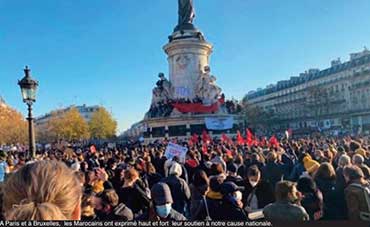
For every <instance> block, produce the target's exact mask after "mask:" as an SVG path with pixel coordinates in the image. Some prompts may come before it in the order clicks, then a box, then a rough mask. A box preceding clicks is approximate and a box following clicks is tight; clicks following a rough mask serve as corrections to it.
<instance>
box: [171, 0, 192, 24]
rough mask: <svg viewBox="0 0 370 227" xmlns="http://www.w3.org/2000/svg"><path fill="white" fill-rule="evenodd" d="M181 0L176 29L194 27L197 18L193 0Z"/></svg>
mask: <svg viewBox="0 0 370 227" xmlns="http://www.w3.org/2000/svg"><path fill="white" fill-rule="evenodd" d="M178 2H179V22H178V25H177V27H176V29H175V31H176V30H182V29H194V26H193V20H194V18H195V12H194V6H193V0H178Z"/></svg>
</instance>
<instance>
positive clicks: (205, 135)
mask: <svg viewBox="0 0 370 227" xmlns="http://www.w3.org/2000/svg"><path fill="white" fill-rule="evenodd" d="M202 140H203V142H204V143H210V142H212V138H211V136H210V135H208V133H207V131H206V130H203V133H202Z"/></svg>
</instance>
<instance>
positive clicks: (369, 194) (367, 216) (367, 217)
mask: <svg viewBox="0 0 370 227" xmlns="http://www.w3.org/2000/svg"><path fill="white" fill-rule="evenodd" d="M351 186H353V187H356V188H361V189H362V191H363V192H364V195H365V201H366V204H367V212H363V211H362V212H360V219H361V220H363V221H370V186H362V185H361V184H355V183H353V184H351Z"/></svg>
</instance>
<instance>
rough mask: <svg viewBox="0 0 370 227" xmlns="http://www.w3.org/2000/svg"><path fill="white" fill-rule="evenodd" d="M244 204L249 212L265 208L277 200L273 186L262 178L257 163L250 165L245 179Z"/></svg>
mask: <svg viewBox="0 0 370 227" xmlns="http://www.w3.org/2000/svg"><path fill="white" fill-rule="evenodd" d="M244 186H245V190H244V193H243V204H244V208H245V210H246V211H247V212H252V211H255V210H259V209H263V208H264V207H265V206H267V205H268V204H270V203H273V202H274V201H275V198H274V191H273V188H272V186H271V185H270V184H269V183H267V182H265V181H264V180H262V179H261V173H260V171H259V169H258V167H257V166H256V165H253V166H251V167H249V169H248V171H247V174H246V178H245V180H244Z"/></svg>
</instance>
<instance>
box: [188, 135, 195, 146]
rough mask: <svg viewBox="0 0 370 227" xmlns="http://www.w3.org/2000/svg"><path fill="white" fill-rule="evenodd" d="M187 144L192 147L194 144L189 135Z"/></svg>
mask: <svg viewBox="0 0 370 227" xmlns="http://www.w3.org/2000/svg"><path fill="white" fill-rule="evenodd" d="M188 145H189V147H193V146H194V143H193V140H192V138H191V137H190V139H189V141H188Z"/></svg>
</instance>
